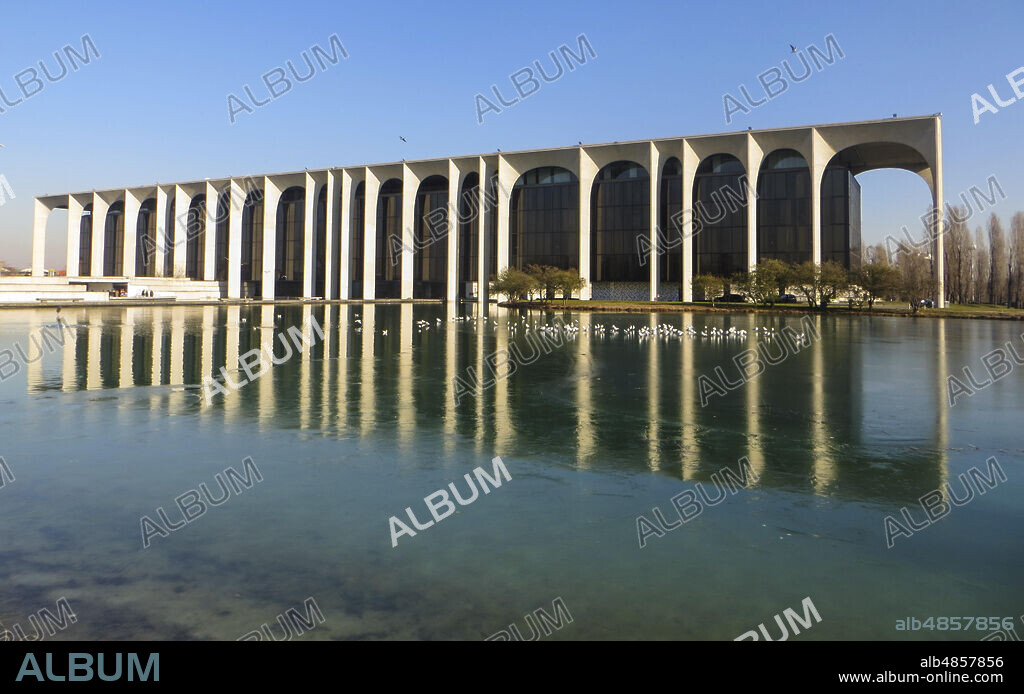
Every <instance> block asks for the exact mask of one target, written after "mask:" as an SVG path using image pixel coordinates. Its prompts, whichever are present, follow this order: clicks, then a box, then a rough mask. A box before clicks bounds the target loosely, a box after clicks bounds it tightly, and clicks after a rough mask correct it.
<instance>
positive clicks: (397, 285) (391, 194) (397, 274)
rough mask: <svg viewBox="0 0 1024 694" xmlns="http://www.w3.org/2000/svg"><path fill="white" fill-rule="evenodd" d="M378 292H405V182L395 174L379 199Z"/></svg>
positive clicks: (388, 295)
mask: <svg viewBox="0 0 1024 694" xmlns="http://www.w3.org/2000/svg"><path fill="white" fill-rule="evenodd" d="M376 254H377V257H376V273H377V274H376V296H377V298H378V299H398V298H401V294H402V182H401V181H400V180H398V179H397V178H392V179H391V180H389V181H387V182H386V183H385V184H384V185H382V186H381V187H380V194H379V196H378V201H377V248H376Z"/></svg>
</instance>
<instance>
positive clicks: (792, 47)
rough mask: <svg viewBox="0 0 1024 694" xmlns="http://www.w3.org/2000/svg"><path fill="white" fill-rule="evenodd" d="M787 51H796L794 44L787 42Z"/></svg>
mask: <svg viewBox="0 0 1024 694" xmlns="http://www.w3.org/2000/svg"><path fill="white" fill-rule="evenodd" d="M789 51H790V53H796V46H794V45H793V44H789Z"/></svg>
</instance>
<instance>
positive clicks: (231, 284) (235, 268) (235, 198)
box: [228, 178, 248, 368]
mask: <svg viewBox="0 0 1024 694" xmlns="http://www.w3.org/2000/svg"><path fill="white" fill-rule="evenodd" d="M229 185H230V191H231V193H230V195H231V204H230V206H229V208H228V209H229V213H230V215H231V216H230V217H229V218H228V298H229V299H240V298H241V297H242V210H243V209H244V208H245V197H246V195H247V194H248V191H247V190H246V189H245V188H244V187H242V184H241V183H240V182H239V181H238V179H235V178H232V179H231V183H230V184H229ZM231 368H234V366H231Z"/></svg>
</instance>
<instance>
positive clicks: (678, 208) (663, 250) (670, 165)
mask: <svg viewBox="0 0 1024 694" xmlns="http://www.w3.org/2000/svg"><path fill="white" fill-rule="evenodd" d="M658 220H659V222H658V223H659V224H660V226H661V235H660V236H659V237H658V244H659V248H658V253H659V255H658V263H659V268H658V275H659V281H661V282H682V279H683V167H682V165H681V164H680V163H679V160H678V159H676V158H675V157H672V158H671V159H669V160H668V161H667V162H665V167H664V169H662V173H661V210H660V212H659V215H658ZM662 246H663V247H662Z"/></svg>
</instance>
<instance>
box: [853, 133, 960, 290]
mask: <svg viewBox="0 0 1024 694" xmlns="http://www.w3.org/2000/svg"><path fill="white" fill-rule="evenodd" d="M934 168H935V170H934V171H933V172H932V174H933V179H934V183H933V187H934V195H933V202H934V204H935V215H934V221H933V222H932V223H933V225H934V226H933V228H932V238H934V239H935V250H934V251H932V256H933V257H934V258H935V265H934V267H935V282H936V285H937V286H936V292H935V294H936V296H935V305H936V306H937V307H938V308H946V278H945V267H946V259H945V257H944V256H943V251H944V246H945V241H944V239H943V231H944V230H943V228H942V220H943V215H944V214H945V210H944V209H943V204H944V203H943V198H942V120H941V119H939V118H936V119H935V167H934ZM862 243H863V242H862Z"/></svg>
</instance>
